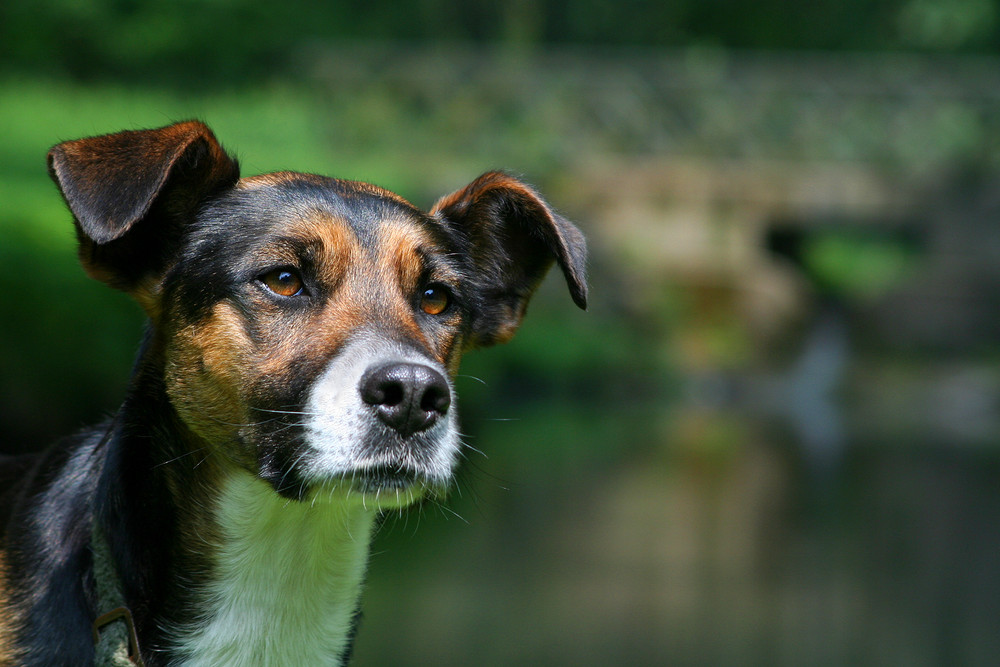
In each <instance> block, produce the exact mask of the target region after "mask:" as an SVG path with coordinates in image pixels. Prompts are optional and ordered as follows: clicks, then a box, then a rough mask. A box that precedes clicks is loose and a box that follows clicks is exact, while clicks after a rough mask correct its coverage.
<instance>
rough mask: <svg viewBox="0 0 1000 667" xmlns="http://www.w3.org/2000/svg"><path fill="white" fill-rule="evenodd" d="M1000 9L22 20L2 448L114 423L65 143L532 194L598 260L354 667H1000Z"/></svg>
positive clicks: (500, 371)
mask: <svg viewBox="0 0 1000 667" xmlns="http://www.w3.org/2000/svg"><path fill="white" fill-rule="evenodd" d="M998 54H1000V4H998V3H997V2H995V1H993V0H885V1H883V2H872V1H870V0H837V1H836V2H834V1H832V0H816V1H815V2H811V3H804V2H797V1H792V0H758V1H757V2H754V3H745V2H738V1H737V0H711V1H705V0H672V1H671V2H653V1H644V0H619V2H616V3H610V2H597V1H595V0H576V1H574V0H540V1H538V2H532V1H531V0H513V1H511V2H506V3H494V2H485V1H484V0H469V1H466V2H462V3H456V2H451V1H449V0H421V1H419V2H414V3H409V4H406V5H400V4H396V3H391V2H387V1H385V0H370V1H368V2H357V1H356V0H329V1H327V2H324V3H310V2H305V1H304V0H282V2H277V3H259V2H252V1H251V0H203V1H201V2H196V1H194V0H174V1H173V2H169V3H166V2H162V3H152V2H142V1H140V0H91V1H90V2H78V1H77V0H4V2H3V3H2V4H0V128H2V132H0V322H2V326H0V398H2V400H0V432H2V433H3V434H4V435H3V438H4V441H3V448H4V449H5V450H6V451H24V450H28V449H33V448H37V447H39V446H40V445H41V444H42V443H46V442H48V441H49V440H50V439H52V438H54V437H55V436H57V435H59V434H63V433H67V432H70V431H72V430H74V429H76V428H78V427H80V426H82V425H84V424H86V423H89V422H93V421H96V420H98V419H100V418H101V417H102V416H103V415H104V414H106V413H108V412H109V411H111V410H113V409H114V408H115V407H116V406H117V404H118V402H119V401H120V399H121V397H122V394H123V390H124V386H125V384H126V382H127V378H128V373H129V367H130V363H131V359H132V356H133V354H134V352H135V350H136V346H137V342H138V339H139V335H140V331H141V327H142V318H141V316H140V313H139V310H138V308H137V307H136V306H135V305H133V304H132V303H131V302H130V301H129V300H128V299H127V298H126V297H125V296H124V295H121V294H117V293H113V292H112V291H111V290H108V289H106V288H104V287H103V286H101V285H99V284H97V283H96V282H93V281H90V280H88V279H87V278H86V277H85V276H84V274H83V272H82V270H81V269H80V268H79V266H78V265H77V263H76V259H75V254H74V240H73V235H72V231H71V227H72V226H71V223H70V217H69V214H68V213H67V212H66V211H65V210H64V208H63V206H62V203H61V200H60V197H59V195H58V193H57V191H56V189H55V187H54V186H53V185H52V184H51V183H50V182H49V180H48V177H47V175H46V173H45V160H44V157H45V152H46V150H47V149H48V147H49V146H50V145H52V144H54V143H56V142H58V141H61V140H65V139H72V138H77V137H80V136H85V135H93V134H100V133H105V132H111V131H116V130H119V129H124V128H141V127H156V126H160V125H164V124H167V123H169V122H172V121H175V120H181V119H185V118H189V117H197V118H201V119H203V120H205V121H206V122H208V123H209V124H210V125H211V126H212V127H213V128H214V129H215V131H216V133H217V135H218V136H219V137H220V139H221V140H222V141H223V143H225V144H226V145H227V146H228V147H229V148H230V149H231V150H233V151H235V152H236V153H237V154H238V155H239V157H240V159H241V162H242V166H243V171H244V174H247V175H249V174H254V173H260V172H264V171H272V170H277V169H284V168H291V169H295V170H299V171H314V172H319V173H323V174H327V175H331V176H338V177H346V178H352V179H359V180H369V181H373V182H375V183H378V184H380V185H383V186H385V187H388V188H390V189H392V190H395V191H397V192H399V193H401V194H402V195H404V196H405V197H407V198H408V199H410V200H411V201H413V202H414V203H416V204H417V205H420V206H423V207H427V206H429V205H430V204H431V203H432V202H433V201H434V200H435V199H436V198H437V197H438V196H440V195H442V194H445V193H448V192H451V191H453V190H455V189H457V188H459V187H461V186H463V185H464V184H465V183H467V182H469V181H470V180H472V178H474V177H475V176H476V175H478V174H479V173H481V172H483V171H486V170H488V169H491V168H496V167H501V168H506V169H509V170H512V171H514V172H516V173H520V174H523V175H524V176H525V177H526V178H527V179H528V180H529V181H531V182H533V183H535V184H536V185H538V186H539V188H540V189H541V190H542V191H543V192H544V193H545V194H546V195H547V197H548V198H549V199H550V201H551V202H553V204H554V205H555V206H556V207H557V208H559V209H560V210H561V211H562V212H563V213H564V214H565V215H566V216H567V217H570V218H571V219H573V220H575V221H577V222H578V224H579V225H580V227H581V228H582V229H583V230H584V231H585V232H586V234H587V235H588V237H589V239H590V243H591V248H592V261H591V264H590V267H591V289H592V305H591V307H590V310H589V312H587V313H583V312H580V311H577V310H576V309H575V308H574V307H573V306H572V304H571V302H570V300H569V298H568V295H567V294H566V291H565V286H564V284H563V281H562V280H561V278H559V277H558V276H552V277H550V279H549V280H548V281H547V282H546V284H545V285H544V286H543V288H542V290H541V292H540V294H539V295H538V297H537V298H536V300H535V302H534V303H533V304H532V308H531V309H530V313H529V316H528V318H527V320H526V323H525V325H524V327H523V328H522V330H521V331H520V333H519V334H518V336H517V337H516V338H515V340H514V341H513V342H512V343H511V344H509V345H507V346H504V347H501V348H495V349H490V350H484V351H481V352H477V353H475V354H473V355H471V356H469V357H467V359H466V361H465V362H464V365H463V370H462V373H463V375H462V377H460V378H459V380H458V382H459V392H460V394H461V397H462V411H463V430H464V432H465V433H468V434H469V436H468V443H469V444H470V445H471V446H472V447H474V448H475V449H474V450H470V451H469V452H468V457H467V458H468V461H467V462H466V465H465V468H464V470H463V471H462V474H461V475H460V480H459V483H458V485H457V487H456V489H455V491H454V493H453V494H452V497H451V498H450V499H449V501H448V502H447V504H446V505H443V506H439V505H427V506H425V507H423V508H421V509H419V510H414V511H412V512H409V513H407V514H406V515H404V516H403V517H401V518H393V519H390V520H389V521H388V522H387V523H386V525H385V527H384V528H383V529H382V531H381V533H380V535H379V537H378V539H377V541H376V544H375V546H374V552H375V555H374V557H373V561H372V566H371V576H370V582H369V585H368V590H367V593H366V597H365V602H364V611H365V619H364V622H363V626H362V630H361V633H360V638H359V642H358V647H357V659H356V664H357V665H359V666H364V667H374V666H377V665H395V666H401V665H441V666H450V665H454V666H466V665H471V664H475V665H518V664H526V665H692V666H700V665H706V666H708V665H789V666H798V665H916V666H922V665H995V664H1000V657H998V656H1000V560H998V559H1000V446H998V445H1000V440H998V435H1000V370H998V361H1000V232H998V227H997V217H998V214H1000V151H998V148H1000V57H998Z"/></svg>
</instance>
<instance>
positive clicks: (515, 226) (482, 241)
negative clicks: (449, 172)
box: [431, 171, 587, 346]
mask: <svg viewBox="0 0 1000 667" xmlns="http://www.w3.org/2000/svg"><path fill="white" fill-rule="evenodd" d="M431 214H432V215H435V216H437V217H438V218H440V219H442V220H443V221H444V222H445V224H447V225H448V226H449V227H450V228H452V229H453V230H454V231H455V232H456V233H457V234H458V235H459V236H460V237H461V238H462V239H464V241H465V243H466V248H464V250H465V252H466V253H467V254H468V255H469V256H470V257H471V259H472V262H473V266H474V272H475V276H476V277H475V280H477V282H478V285H477V290H476V291H477V294H478V303H477V304H474V311H475V313H474V319H473V322H472V338H471V340H470V345H472V346H485V345H492V344H494V343H503V342H506V341H508V340H510V338H511V337H512V336H513V335H514V332H515V331H516V330H517V327H518V326H519V325H520V324H521V319H522V318H523V317H524V313H525V310H526V308H527V306H528V300H529V299H530V298H531V295H532V293H533V292H534V291H535V288H537V287H538V285H539V284H540V283H541V281H542V278H544V277H545V273H546V272H547V271H548V270H549V267H550V266H552V264H553V262H555V263H558V265H559V268H561V269H562V272H563V274H564V275H565V277H566V283H567V285H568V286H569V292H570V295H571V296H572V297H573V301H574V302H575V303H576V305H578V306H579V307H580V308H586V307H587V282H586V259H587V245H586V242H585V241H584V238H583V234H581V233H580V230H578V229H577V228H576V227H574V226H573V224H572V223H570V222H569V221H568V220H566V219H565V218H563V217H561V216H559V215H558V214H556V213H555V212H554V211H553V210H552V209H551V208H550V207H549V205H548V204H546V203H545V200H543V199H542V198H541V196H539V194H538V193H537V192H535V190H534V189H533V188H531V186H529V185H527V184H525V183H523V182H521V181H519V180H517V179H516V178H514V177H512V176H509V175H507V174H504V173H502V172H495V171H494V172H489V173H486V174H483V175H482V176H480V177H479V178H477V179H476V180H475V181H473V182H472V183H470V184H469V185H468V186H466V187H465V188H463V189H461V190H459V191H458V192H455V193H453V194H450V195H448V196H447V197H443V198H441V199H440V200H438V202H437V203H436V204H434V207H433V208H432V209H431Z"/></svg>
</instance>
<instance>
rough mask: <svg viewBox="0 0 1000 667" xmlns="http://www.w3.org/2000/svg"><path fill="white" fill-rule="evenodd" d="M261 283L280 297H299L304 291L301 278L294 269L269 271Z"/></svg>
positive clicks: (261, 278)
mask: <svg viewBox="0 0 1000 667" xmlns="http://www.w3.org/2000/svg"><path fill="white" fill-rule="evenodd" d="M260 281H261V282H262V283H264V286H265V287H267V289H269V290H271V291H272V292H274V293H275V294H277V295H278V296H298V295H299V294H301V293H302V289H303V286H302V278H301V276H299V274H298V273H296V272H295V271H294V270H292V269H275V270H273V271H268V272H267V273H265V274H264V275H262V276H261V277H260Z"/></svg>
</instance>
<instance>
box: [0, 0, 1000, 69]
mask: <svg viewBox="0 0 1000 667" xmlns="http://www.w3.org/2000/svg"><path fill="white" fill-rule="evenodd" d="M995 5H996V0H888V1H886V0H815V1H814V2H810V3H803V2H799V1H798V0H758V1H757V2H754V3H745V2H740V1H739V0H674V1H672V2H660V1H658V0H619V2H616V3H610V2H604V1H603V0H540V1H535V2H532V1H530V0H518V1H517V2H511V3H503V4H498V3H493V2H488V1H487V0H464V1H463V2H461V3H458V2H453V1H451V0H421V1H419V2H413V3H396V2H389V1H388V0H371V1H368V2H360V1H359V0H328V1H327V2H323V3H315V2H309V1H307V0H284V1H283V2H279V3H260V2H254V1H252V0H174V1H173V2H170V3H163V2H151V1H145V0H89V1H88V2H79V0H4V2H3V3H0V68H2V69H3V70H6V71H7V72H11V71H18V72H36V73H45V74H50V75H69V76H72V77H75V78H81V79H94V78H118V79H124V80H127V81H128V80H131V81H144V82H150V83H161V82H186V83H188V84H190V82H191V81H192V79H195V80H200V81H202V82H204V83H206V84H211V83H214V82H218V81H228V82H238V81H241V80H242V81H254V80H259V78H260V77H261V76H266V75H269V74H274V73H277V72H281V73H287V72H289V71H291V69H292V68H293V67H294V65H295V63H296V62H297V59H298V58H301V57H302V53H303V52H304V50H305V49H306V48H307V47H309V46H310V45H312V44H316V43H322V42H324V41H334V40H350V39H369V40H370V39H383V40H397V41H409V42H427V41H460V42H480V43H493V44H507V45H510V46H512V47H514V48H521V47H531V46H533V45H537V44H590V45H610V46H623V45H624V46H651V47H685V46H689V45H707V46H719V47H727V48H746V49H826V50H894V49H895V50H898V49H908V50H917V51H935V50H941V49H950V50H957V51H963V52H977V53H984V52H995V51H997V48H998V43H1000V42H998V26H997V20H996V17H997V11H996V7H995ZM192 73H196V74H197V76H196V77H195V76H192Z"/></svg>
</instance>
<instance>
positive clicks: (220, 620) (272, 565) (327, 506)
mask: <svg viewBox="0 0 1000 667" xmlns="http://www.w3.org/2000/svg"><path fill="white" fill-rule="evenodd" d="M216 518H217V521H218V524H219V529H220V533H221V535H223V537H224V543H223V545H222V547H221V548H220V549H219V550H218V552H217V558H216V569H215V578H214V581H213V582H211V583H210V584H209V585H208V586H207V587H206V589H205V590H204V592H203V593H204V608H205V612H206V615H205V616H204V617H203V619H202V620H201V622H198V621H194V622H193V623H192V624H191V625H190V626H188V627H183V628H177V629H176V632H175V633H174V634H175V637H176V642H175V648H176V649H177V650H178V652H179V653H180V654H181V655H182V656H183V657H182V658H181V660H180V661H179V662H177V663H176V664H177V665H178V666H180V665H183V666H185V667H196V666H197V667H201V666H204V667H208V666H212V667H218V665H234V666H239V665H253V666H260V667H264V666H269V665H271V666H277V665H336V664H337V660H336V659H337V657H338V656H339V655H341V653H342V652H343V650H344V648H345V646H346V644H347V640H348V635H349V634H350V630H351V624H352V621H353V617H354V613H355V610H356V609H357V603H358V597H359V595H360V591H361V585H362V581H363V579H364V574H365V567H366V565H367V561H368V548H369V542H370V540H371V534H372V528H373V525H374V520H375V513H374V512H373V511H369V510H366V509H364V508H362V507H357V506H351V507H346V506H344V505H342V504H339V503H336V502H325V503H322V504H310V503H308V502H296V501H290V500H287V499H285V498H282V497H281V496H278V495H277V494H276V493H275V492H274V491H273V489H272V488H271V487H270V486H269V485H267V484H266V483H264V482H262V481H260V480H258V479H256V478H254V477H252V476H251V475H249V474H246V475H243V474H241V475H236V476H233V477H231V478H230V479H229V480H228V481H227V482H226V484H225V486H224V488H223V492H222V496H221V499H220V501H219V504H218V507H217V513H216Z"/></svg>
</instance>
